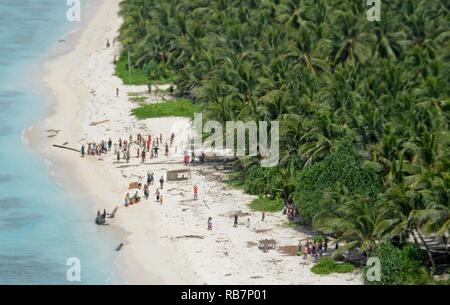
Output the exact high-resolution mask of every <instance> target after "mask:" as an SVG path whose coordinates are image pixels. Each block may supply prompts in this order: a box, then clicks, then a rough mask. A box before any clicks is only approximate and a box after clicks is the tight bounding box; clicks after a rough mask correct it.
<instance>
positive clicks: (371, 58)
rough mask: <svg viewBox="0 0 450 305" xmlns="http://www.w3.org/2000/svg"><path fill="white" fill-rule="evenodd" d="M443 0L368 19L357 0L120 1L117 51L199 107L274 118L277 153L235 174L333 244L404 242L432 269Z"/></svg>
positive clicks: (215, 113) (392, 5) (374, 246)
mask: <svg viewBox="0 0 450 305" xmlns="http://www.w3.org/2000/svg"><path fill="white" fill-rule="evenodd" d="M449 7H450V3H449V2H448V1H444V0H436V1H427V0H408V1H404V0H391V1H383V2H382V7H381V21H380V22H370V21H368V20H367V10H368V6H367V5H366V1H365V0H364V1H363V0H361V1H354V0H177V1H175V0H126V1H124V2H122V4H121V15H122V17H123V18H124V23H123V25H122V27H121V31H120V41H121V43H122V45H123V47H124V54H123V56H122V58H125V57H127V56H128V52H129V55H130V58H131V63H132V69H135V70H139V71H141V72H143V73H144V74H145V75H147V76H148V78H149V80H150V79H151V80H157V79H159V78H161V79H168V78H170V79H173V80H174V82H175V84H176V88H177V89H176V90H177V94H179V95H180V96H185V97H190V98H191V99H193V100H194V102H195V103H197V104H198V105H200V107H201V109H202V112H203V116H204V118H205V119H214V120H217V121H220V122H222V123H225V122H226V121H239V120H240V121H250V120H256V121H261V120H267V121H279V122H280V154H281V159H280V164H279V166H278V167H275V168H262V167H260V166H258V159H257V158H244V159H241V160H239V162H238V164H237V165H236V167H237V168H236V169H237V170H236V178H237V179H238V180H239V181H240V182H241V183H242V184H243V185H244V188H245V190H246V191H247V192H249V193H252V194H258V195H264V196H265V195H269V196H270V198H271V199H273V200H275V201H276V200H279V201H280V202H282V200H286V199H287V198H288V197H291V198H293V199H294V202H295V203H296V204H297V206H298V208H299V211H300V214H301V216H302V218H303V219H305V220H306V222H307V223H308V224H309V225H311V226H313V228H314V229H316V230H317V231H319V232H322V233H323V234H329V235H332V236H336V237H337V238H338V240H339V241H342V242H343V245H344V246H342V247H341V248H340V249H339V251H338V253H336V255H338V254H339V253H342V252H343V251H346V250H349V249H357V250H359V252H360V253H362V254H363V256H364V257H368V256H369V255H370V254H371V253H374V252H377V251H378V252H382V253H387V252H389V251H391V252H392V251H394V252H395V251H401V250H400V249H401V248H400V247H401V245H402V244H404V243H405V242H407V241H409V242H410V243H411V244H413V245H414V244H416V245H418V246H420V247H421V248H422V249H424V250H425V251H424V253H425V259H424V263H425V264H426V265H427V266H428V267H429V271H430V272H431V274H433V272H434V273H435V272H437V269H438V266H437V265H438V263H437V262H436V261H435V258H434V257H433V252H432V249H431V248H430V246H429V244H428V242H427V241H428V240H429V238H430V236H431V237H433V238H435V239H438V240H440V242H441V244H442V245H444V249H445V252H446V254H447V258H448V257H449V256H448V255H449V249H448V246H447V237H448V236H449V235H448V234H449V230H450V158H449V157H450V149H449V143H450V136H449V131H448V127H449V126H448V124H449V117H450V112H449V109H450V100H449V90H450V86H449V77H450V66H449V65H448V62H449V59H450V19H449ZM386 243H388V244H386ZM392 245H395V247H396V248H395V249H391V248H390V247H393V246H392ZM381 248H382V249H381ZM386 249H387V250H386ZM408 251H409V250H408ZM394 252H392V253H394ZM410 252H411V251H410ZM395 253H396V252H395ZM380 255H381V254H380ZM396 257H398V255H397V256H396ZM398 271H400V272H402V271H404V270H398ZM405 272H406V271H405ZM411 272H412V271H411ZM411 272H410V273H411ZM406 273H407V272H406ZM410 277H414V276H410ZM396 281H397V282H414V280H412V279H411V278H406V279H405V278H403V279H400V280H399V279H397V280H392V281H391V282H389V281H388V280H386V282H389V283H396Z"/></svg>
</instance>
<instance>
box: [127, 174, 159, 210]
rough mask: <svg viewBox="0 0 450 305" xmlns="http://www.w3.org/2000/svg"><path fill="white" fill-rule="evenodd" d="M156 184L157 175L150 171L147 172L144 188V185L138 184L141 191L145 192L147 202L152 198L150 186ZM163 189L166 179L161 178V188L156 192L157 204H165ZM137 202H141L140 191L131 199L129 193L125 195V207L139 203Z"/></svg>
mask: <svg viewBox="0 0 450 305" xmlns="http://www.w3.org/2000/svg"><path fill="white" fill-rule="evenodd" d="M154 182H155V174H154V173H153V172H150V171H148V172H147V181H146V183H145V184H144V186H143V187H142V183H139V184H138V189H139V190H141V189H142V190H143V193H144V198H145V199H146V200H148V199H149V197H150V185H153V184H154ZM163 188H164V177H163V176H161V178H160V179H159V188H156V191H155V197H156V202H159V203H160V204H162V203H163V195H162V194H161V192H160V190H162V189H163ZM136 201H137V202H139V201H140V197H139V195H138V191H136V193H135V194H134V196H133V197H131V198H130V194H129V193H127V194H126V195H125V203H124V204H125V206H128V205H130V204H133V203H137V202H136Z"/></svg>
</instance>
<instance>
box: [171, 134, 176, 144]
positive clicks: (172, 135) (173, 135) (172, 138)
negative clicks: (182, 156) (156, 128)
mask: <svg viewBox="0 0 450 305" xmlns="http://www.w3.org/2000/svg"><path fill="white" fill-rule="evenodd" d="M174 139H175V134H174V133H173V132H172V134H171V135H170V146H172V145H173V140H174Z"/></svg>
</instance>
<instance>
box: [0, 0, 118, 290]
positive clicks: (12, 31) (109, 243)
mask: <svg viewBox="0 0 450 305" xmlns="http://www.w3.org/2000/svg"><path fill="white" fill-rule="evenodd" d="M82 5H83V8H86V5H87V6H89V5H90V4H89V3H87V0H84V1H83V2H82ZM67 9H68V6H67V5H66V0H1V1H0V284H78V283H77V282H69V281H67V279H66V273H67V270H68V269H69V266H67V265H66V263H67V260H68V258H70V257H77V258H79V260H80V262H81V284H117V283H121V277H120V276H119V274H118V271H117V270H116V269H117V267H116V266H115V261H116V259H117V255H118V254H117V252H115V251H114V249H115V247H116V246H117V245H118V243H119V242H120V241H118V240H116V238H117V237H115V236H114V235H113V234H112V233H111V231H110V230H108V229H105V228H106V227H97V226H96V225H93V218H94V216H95V215H89V214H88V213H87V211H90V208H89V204H90V203H89V201H88V199H86V198H83V197H82V196H81V195H77V194H72V193H67V192H65V191H64V190H63V189H61V187H59V186H58V185H57V184H56V183H55V181H54V180H53V179H52V178H51V177H50V176H49V175H48V170H47V167H46V165H45V162H44V160H43V159H42V158H41V157H39V156H36V155H35V154H33V153H32V151H31V150H30V148H28V147H27V145H26V144H24V142H23V141H22V140H21V135H22V132H23V130H24V129H26V128H27V127H29V126H30V125H32V124H34V123H36V122H37V121H38V120H39V119H42V118H43V117H45V115H46V114H47V113H48V106H49V105H50V103H49V101H50V96H49V95H48V93H47V92H46V90H45V89H44V88H43V87H42V85H40V84H39V80H40V75H39V73H38V72H39V69H38V68H36V67H39V66H40V63H42V62H44V61H45V60H46V59H47V58H48V56H49V52H50V50H51V49H52V48H53V47H54V45H55V44H57V41H58V39H59V38H60V37H63V36H65V35H66V34H67V33H68V32H70V31H73V30H74V28H76V27H77V26H79V25H76V24H74V23H69V22H68V21H67V20H66V11H67ZM82 12H83V11H82ZM82 16H83V14H82ZM30 67H35V68H33V69H31V68H30Z"/></svg>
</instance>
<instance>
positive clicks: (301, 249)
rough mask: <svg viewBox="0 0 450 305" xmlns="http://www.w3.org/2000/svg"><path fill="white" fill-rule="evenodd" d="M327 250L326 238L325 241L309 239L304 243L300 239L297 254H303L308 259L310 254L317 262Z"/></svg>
mask: <svg viewBox="0 0 450 305" xmlns="http://www.w3.org/2000/svg"><path fill="white" fill-rule="evenodd" d="M327 251H328V239H326V238H325V239H324V240H323V241H322V240H321V241H313V242H311V241H310V240H309V239H307V240H306V241H305V243H304V244H302V242H301V241H299V243H298V250H297V255H303V258H304V259H306V258H307V257H308V255H310V256H311V257H312V258H313V259H314V261H315V262H317V261H318V259H319V257H321V256H322V255H323V254H324V253H326V252H327Z"/></svg>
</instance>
